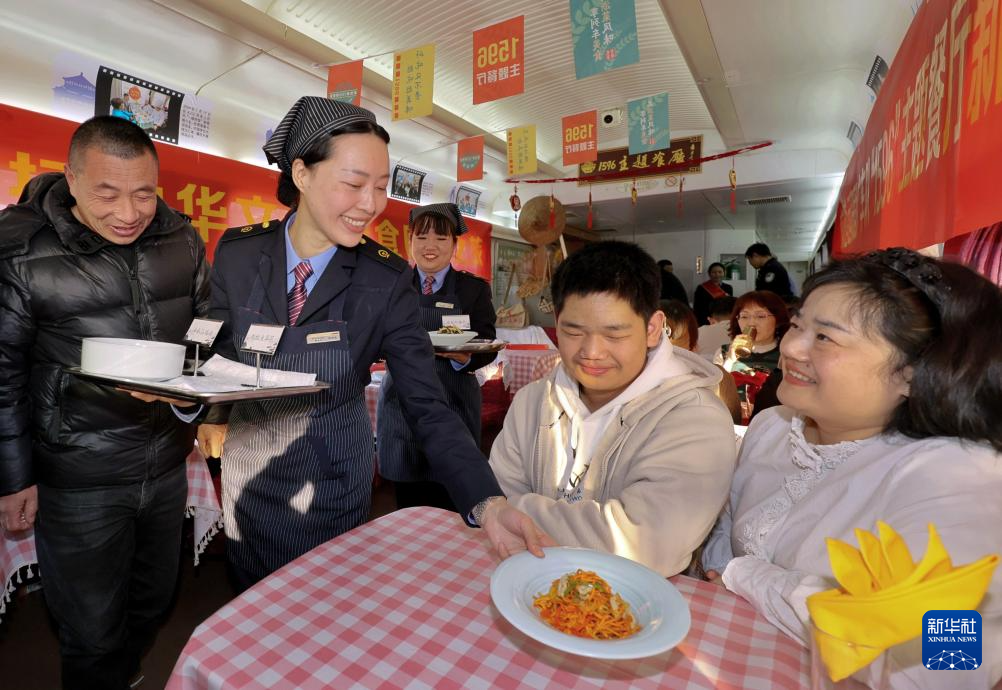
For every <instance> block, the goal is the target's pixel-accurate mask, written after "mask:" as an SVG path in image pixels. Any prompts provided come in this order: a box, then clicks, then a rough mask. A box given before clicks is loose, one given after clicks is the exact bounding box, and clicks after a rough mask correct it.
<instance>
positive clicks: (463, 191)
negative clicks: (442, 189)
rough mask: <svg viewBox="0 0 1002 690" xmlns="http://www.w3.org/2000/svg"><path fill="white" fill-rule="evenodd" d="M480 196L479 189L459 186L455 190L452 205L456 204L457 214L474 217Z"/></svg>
mask: <svg viewBox="0 0 1002 690" xmlns="http://www.w3.org/2000/svg"><path fill="white" fill-rule="evenodd" d="M480 194H481V191H480V190H479V189H474V188H473V187H467V186H466V185H462V184H461V185H459V186H458V187H456V189H455V192H454V195H453V203H454V204H456V207H457V208H459V212H460V213H462V214H463V215H464V216H471V217H476V215H477V205H478V204H479V203H480Z"/></svg>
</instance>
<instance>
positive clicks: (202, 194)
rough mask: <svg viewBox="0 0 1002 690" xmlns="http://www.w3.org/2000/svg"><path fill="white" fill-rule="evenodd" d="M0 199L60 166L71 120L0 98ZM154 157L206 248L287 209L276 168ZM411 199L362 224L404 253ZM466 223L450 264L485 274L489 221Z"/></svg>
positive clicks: (163, 186) (186, 153) (171, 200)
mask: <svg viewBox="0 0 1002 690" xmlns="http://www.w3.org/2000/svg"><path fill="white" fill-rule="evenodd" d="M0 123H2V125H3V129H4V136H3V137H2V138H0V207H3V206H6V205H8V204H13V203H16V202H17V199H18V197H19V196H20V195H21V189H22V188H23V187H24V185H25V183H27V182H28V180H30V179H31V178H32V177H34V176H35V175H37V174H39V173H43V172H50V171H61V170H62V169H63V166H64V165H65V161H66V151H67V149H68V148H69V143H70V136H72V134H73V132H74V130H76V128H77V126H78V123H76V122H71V121H69V120H61V119H59V118H55V117H50V116H48V115H41V114H39V113H33V112H31V111H28V110H21V109H20V108H14V107H11V106H8V105H2V104H0ZM154 146H156V148H157V153H158V155H159V157H160V177H159V185H160V186H159V187H158V188H157V193H158V194H159V195H160V197H161V198H163V199H164V201H166V202H167V204H168V205H169V206H171V208H175V209H177V210H179V211H183V212H184V213H186V214H187V215H189V216H191V218H192V225H194V226H195V227H196V228H197V229H198V230H199V232H200V233H201V235H202V239H203V240H205V243H206V246H207V248H208V252H209V257H210V258H211V257H212V254H213V252H214V251H215V247H216V242H217V241H218V240H219V236H220V235H222V234H223V232H225V231H226V229H227V228H231V227H238V226H241V225H248V224H251V223H260V222H262V221H263V220H264V219H265V218H268V219H271V220H276V219H281V218H282V217H284V216H285V214H286V212H287V211H288V209H286V208H285V207H284V206H282V205H280V204H279V203H278V201H276V199H275V187H276V185H277V184H278V171H277V170H268V169H266V168H259V167H257V166H254V165H249V164H247V163H238V162H237V161H231V160H229V159H226V158H220V157H219V156H210V155H208V154H205V153H199V152H197V151H191V150H189V149H183V148H180V147H178V146H170V145H167V144H154ZM411 208H413V206H412V205H410V204H405V203H403V202H400V201H395V200H393V199H390V200H389V202H388V204H387V206H386V210H385V211H384V212H383V214H382V215H380V216H379V217H377V218H376V219H375V220H374V221H373V222H372V225H371V226H370V227H369V229H368V230H367V234H368V235H369V236H370V237H372V238H374V239H375V240H377V241H379V242H382V243H383V244H386V246H387V247H389V248H390V249H393V250H394V251H396V252H397V253H398V254H400V255H401V256H403V257H405V258H406V257H409V256H410V252H409V251H408V249H409V247H408V243H409V241H410V237H409V233H408V232H407V230H408V228H407V216H408V214H409V212H410V210H411ZM465 220H466V224H467V226H469V228H470V231H469V232H468V233H466V234H465V235H463V236H462V237H461V238H460V239H459V247H458V249H457V251H456V259H455V261H454V262H453V264H454V265H455V266H456V267H457V268H461V269H464V270H467V271H469V272H471V273H475V274H477V275H479V276H481V277H483V278H485V279H487V280H490V279H491V225H490V223H484V222H482V221H478V220H476V219H474V218H466V219H465Z"/></svg>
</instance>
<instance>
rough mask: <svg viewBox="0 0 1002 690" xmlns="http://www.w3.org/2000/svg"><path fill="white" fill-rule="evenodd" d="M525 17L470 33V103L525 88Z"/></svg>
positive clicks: (508, 94) (484, 101) (514, 18)
mask: <svg viewBox="0 0 1002 690" xmlns="http://www.w3.org/2000/svg"><path fill="white" fill-rule="evenodd" d="M524 57H525V16H524V15H520V16H518V17H512V18H511V19H508V20H505V21H503V22H498V23H497V24H493V25H491V26H488V27H485V28H483V29H477V30H476V31H474V32H473V103H474V105H476V104H478V103H487V102H488V101H495V100H497V99H499V98H505V97H507V96H514V95H516V94H520V93H523V92H524V91H525V64H524Z"/></svg>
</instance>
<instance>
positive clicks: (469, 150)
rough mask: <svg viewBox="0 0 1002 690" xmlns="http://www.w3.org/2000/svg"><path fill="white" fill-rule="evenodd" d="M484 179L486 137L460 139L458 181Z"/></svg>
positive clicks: (457, 154)
mask: <svg viewBox="0 0 1002 690" xmlns="http://www.w3.org/2000/svg"><path fill="white" fill-rule="evenodd" d="M482 179H484V137H483V135H482V134H481V135H480V136H476V137H470V138H469V139H460V140H459V148H458V150H457V151H456V182H472V181H474V180H482Z"/></svg>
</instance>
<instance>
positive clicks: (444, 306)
mask: <svg viewBox="0 0 1002 690" xmlns="http://www.w3.org/2000/svg"><path fill="white" fill-rule="evenodd" d="M435 308H436V309H455V308H456V305H455V304H453V303H452V302H435Z"/></svg>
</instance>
